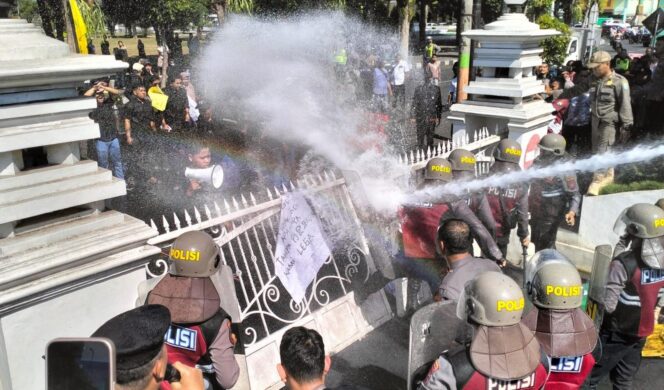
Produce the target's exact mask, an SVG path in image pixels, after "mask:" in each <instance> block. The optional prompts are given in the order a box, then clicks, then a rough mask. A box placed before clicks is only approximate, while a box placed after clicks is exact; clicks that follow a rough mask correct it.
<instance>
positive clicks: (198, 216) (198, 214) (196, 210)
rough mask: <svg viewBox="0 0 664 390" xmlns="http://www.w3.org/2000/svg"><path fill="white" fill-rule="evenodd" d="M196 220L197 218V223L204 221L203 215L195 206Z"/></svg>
mask: <svg viewBox="0 0 664 390" xmlns="http://www.w3.org/2000/svg"><path fill="white" fill-rule="evenodd" d="M194 218H196V223H201V221H202V220H203V219H202V218H201V213H200V211H198V209H197V208H196V206H194Z"/></svg>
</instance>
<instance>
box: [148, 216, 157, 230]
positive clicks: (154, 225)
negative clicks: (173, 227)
mask: <svg viewBox="0 0 664 390" xmlns="http://www.w3.org/2000/svg"><path fill="white" fill-rule="evenodd" d="M150 227H151V228H153V229H154V230H159V229H157V224H155V223H154V220H153V219H152V218H150Z"/></svg>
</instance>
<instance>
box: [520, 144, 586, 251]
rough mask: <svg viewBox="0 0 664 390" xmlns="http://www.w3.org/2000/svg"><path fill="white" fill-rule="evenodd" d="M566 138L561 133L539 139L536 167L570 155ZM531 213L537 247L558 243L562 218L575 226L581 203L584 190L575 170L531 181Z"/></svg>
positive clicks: (534, 240) (547, 246) (546, 246)
mask: <svg viewBox="0 0 664 390" xmlns="http://www.w3.org/2000/svg"><path fill="white" fill-rule="evenodd" d="M565 146H566V141H565V138H564V137H563V136H562V135H560V134H547V135H545V136H544V137H542V139H541V140H540V142H539V149H540V155H539V156H538V157H537V158H536V159H535V162H534V163H533V166H534V167H545V166H548V165H552V164H555V163H558V162H561V161H565V160H567V159H569V158H570V156H569V155H568V154H567V153H566V152H565ZM529 202H530V210H531V211H530V215H531V226H532V229H533V232H532V237H531V238H532V240H533V243H534V244H535V250H536V251H539V250H542V249H547V248H555V247H556V236H557V234H558V227H559V226H560V223H561V220H562V218H563V215H564V218H565V222H566V223H567V224H568V225H569V226H574V224H575V222H576V215H577V214H578V212H579V205H580V204H581V193H580V192H579V184H578V182H577V179H576V173H575V172H568V173H565V174H562V175H560V176H553V177H547V178H544V179H538V180H535V181H533V182H532V183H531V185H530V198H529Z"/></svg>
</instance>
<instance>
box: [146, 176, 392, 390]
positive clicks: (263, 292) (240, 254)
mask: <svg viewBox="0 0 664 390" xmlns="http://www.w3.org/2000/svg"><path fill="white" fill-rule="evenodd" d="M292 191H302V192H303V193H304V194H305V195H306V196H307V200H308V202H309V204H310V206H311V207H312V209H313V210H314V212H315V214H316V215H317V217H318V219H319V220H320V222H321V227H322V230H323V233H324V236H325V237H326V239H327V241H328V242H327V243H328V246H329V247H330V249H331V252H332V255H331V256H330V257H329V258H328V259H327V260H326V261H325V263H324V265H323V266H322V268H321V269H320V271H319V272H318V274H317V276H316V278H315V279H314V281H313V282H312V283H311V284H310V285H309V287H308V289H307V291H306V296H305V299H304V300H303V301H302V302H295V301H294V300H293V299H292V298H291V297H290V295H289V293H288V292H287V291H286V289H285V288H284V286H283V285H282V284H281V281H280V280H279V278H278V277H277V276H276V275H275V266H274V264H275V260H274V253H275V249H276V242H277V237H278V234H279V219H280V210H281V199H282V197H283V196H284V194H287V193H289V192H292ZM220 203H221V204H219V203H218V202H212V204H211V205H204V206H203V207H202V209H203V210H202V211H201V210H199V209H198V208H193V209H192V211H191V212H190V211H184V212H182V215H184V217H183V218H179V217H178V216H177V214H174V215H173V216H168V217H167V216H162V217H161V221H160V222H161V228H162V229H163V231H165V233H164V234H162V235H160V236H157V237H155V238H153V239H151V240H150V241H149V242H150V243H151V244H153V245H159V246H161V247H162V248H164V249H167V248H168V247H169V246H170V245H171V244H172V242H173V240H174V239H175V238H177V237H178V236H179V235H181V234H182V233H184V232H187V231H192V230H204V231H206V232H208V233H210V234H211V235H212V236H213V237H214V239H215V241H216V242H217V244H218V245H219V247H220V249H221V254H222V262H223V263H224V264H225V265H227V266H228V267H230V269H231V270H232V275H233V280H234V288H235V295H236V296H237V300H236V305H237V308H238V311H239V320H238V321H237V322H241V330H240V332H241V334H240V341H241V342H242V345H243V347H244V350H245V353H246V355H247V362H248V365H250V363H249V362H250V360H251V359H250V355H251V354H252V353H254V352H256V353H258V352H259V351H260V350H261V349H263V348H264V347H265V345H267V344H270V343H275V342H278V341H279V340H280V338H281V334H282V333H283V331H285V329H287V328H288V327H290V326H294V325H297V324H303V323H311V321H312V320H313V319H314V318H315V317H316V316H315V313H317V312H323V311H325V310H327V309H329V308H330V307H337V306H339V303H340V302H343V303H345V304H346V306H347V307H350V306H353V307H350V308H346V309H344V310H346V311H347V312H348V313H351V316H352V317H357V318H353V324H357V326H355V328H356V329H355V330H354V331H351V332H350V333H349V334H346V335H344V336H343V337H337V336H335V337H332V338H333V339H335V340H338V341H339V342H338V343H336V345H330V346H329V348H330V349H331V350H335V348H342V347H343V346H345V345H348V344H350V343H351V342H352V341H353V340H355V339H357V338H359V337H361V336H363V335H364V334H365V333H366V332H368V331H369V329H371V328H373V327H374V326H377V325H379V324H380V323H383V322H385V321H387V320H388V319H389V318H391V316H392V315H391V311H390V309H389V305H388V304H387V300H386V299H385V296H384V293H383V292H380V294H377V296H378V297H377V298H376V297H374V299H377V303H378V306H379V307H380V308H379V310H378V312H377V314H376V315H369V316H368V317H371V318H368V317H367V315H366V313H362V311H361V310H359V309H358V308H359V306H358V305H356V304H355V302H354V297H353V295H352V294H351V292H352V291H353V290H355V288H356V287H357V286H358V284H363V283H364V282H365V281H366V280H367V279H368V278H369V275H370V274H371V273H372V272H374V271H375V270H376V268H375V265H374V263H373V259H372V258H371V256H370V255H369V248H368V246H367V243H366V240H365V236H364V233H363V230H362V226H361V224H360V221H359V219H358V217H357V214H356V212H355V208H354V206H353V204H352V201H351V198H350V194H349V191H348V188H347V186H346V180H345V179H344V178H339V177H337V176H336V175H335V173H334V172H326V173H324V174H322V175H319V176H317V177H313V176H309V177H307V178H306V179H303V180H299V181H297V185H295V184H293V183H291V185H290V186H285V185H284V186H283V187H282V188H281V189H277V188H271V189H266V190H265V200H264V201H262V202H259V201H257V197H256V196H254V194H251V193H250V194H248V196H241V197H240V199H239V200H238V199H235V198H231V199H230V201H226V200H222V201H221V202H220ZM213 210H214V211H213ZM192 215H193V218H192ZM181 219H182V221H181ZM150 223H151V224H152V225H153V226H154V227H157V223H156V222H154V221H150ZM166 252H167V251H166V250H164V253H166ZM157 262H159V265H161V266H162V267H161V269H160V270H159V271H160V272H155V266H156V265H157V264H156V263H157ZM164 265H165V260H163V259H160V260H157V261H155V262H153V263H152V264H148V272H149V273H150V274H151V275H152V276H155V277H158V276H159V274H160V273H165V267H163V266H164ZM324 309H325V310H324ZM374 309H375V308H374ZM359 317H362V318H359ZM318 325H319V326H321V327H323V328H325V327H326V326H327V325H325V324H318ZM350 328H353V327H352V326H350ZM351 330H352V329H351ZM322 333H324V332H322ZM324 337H326V335H325V334H324ZM326 344H327V342H326ZM248 370H249V372H250V373H251V372H252V368H251V367H249V368H248ZM254 370H256V368H254ZM250 377H251V375H250ZM276 379H277V380H278V378H276ZM252 381H253V379H252ZM264 386H265V384H260V385H255V384H253V383H252V385H251V388H266V387H264ZM268 387H269V386H268Z"/></svg>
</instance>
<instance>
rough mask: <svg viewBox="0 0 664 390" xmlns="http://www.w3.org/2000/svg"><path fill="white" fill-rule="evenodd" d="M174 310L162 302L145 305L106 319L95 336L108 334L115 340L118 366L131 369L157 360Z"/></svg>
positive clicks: (93, 335)
mask: <svg viewBox="0 0 664 390" xmlns="http://www.w3.org/2000/svg"><path fill="white" fill-rule="evenodd" d="M170 325H171V314H170V313H169V311H168V309H167V308H166V307H165V306H162V305H145V306H140V307H137V308H135V309H132V310H129V311H126V312H124V313H122V314H119V315H117V316H115V317H113V318H111V319H110V320H108V321H106V323H105V324H104V325H102V326H101V327H100V328H99V329H97V330H96V331H95V332H94V333H93V334H92V337H106V338H108V339H110V340H111V341H112V342H113V344H115V352H116V367H117V369H118V370H131V369H133V368H138V367H141V366H144V365H146V364H147V363H149V362H150V361H151V360H153V359H154V358H155V357H157V355H158V354H159V352H160V351H161V349H162V347H163V345H164V335H165V334H166V331H167V330H168V327H169V326H170Z"/></svg>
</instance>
